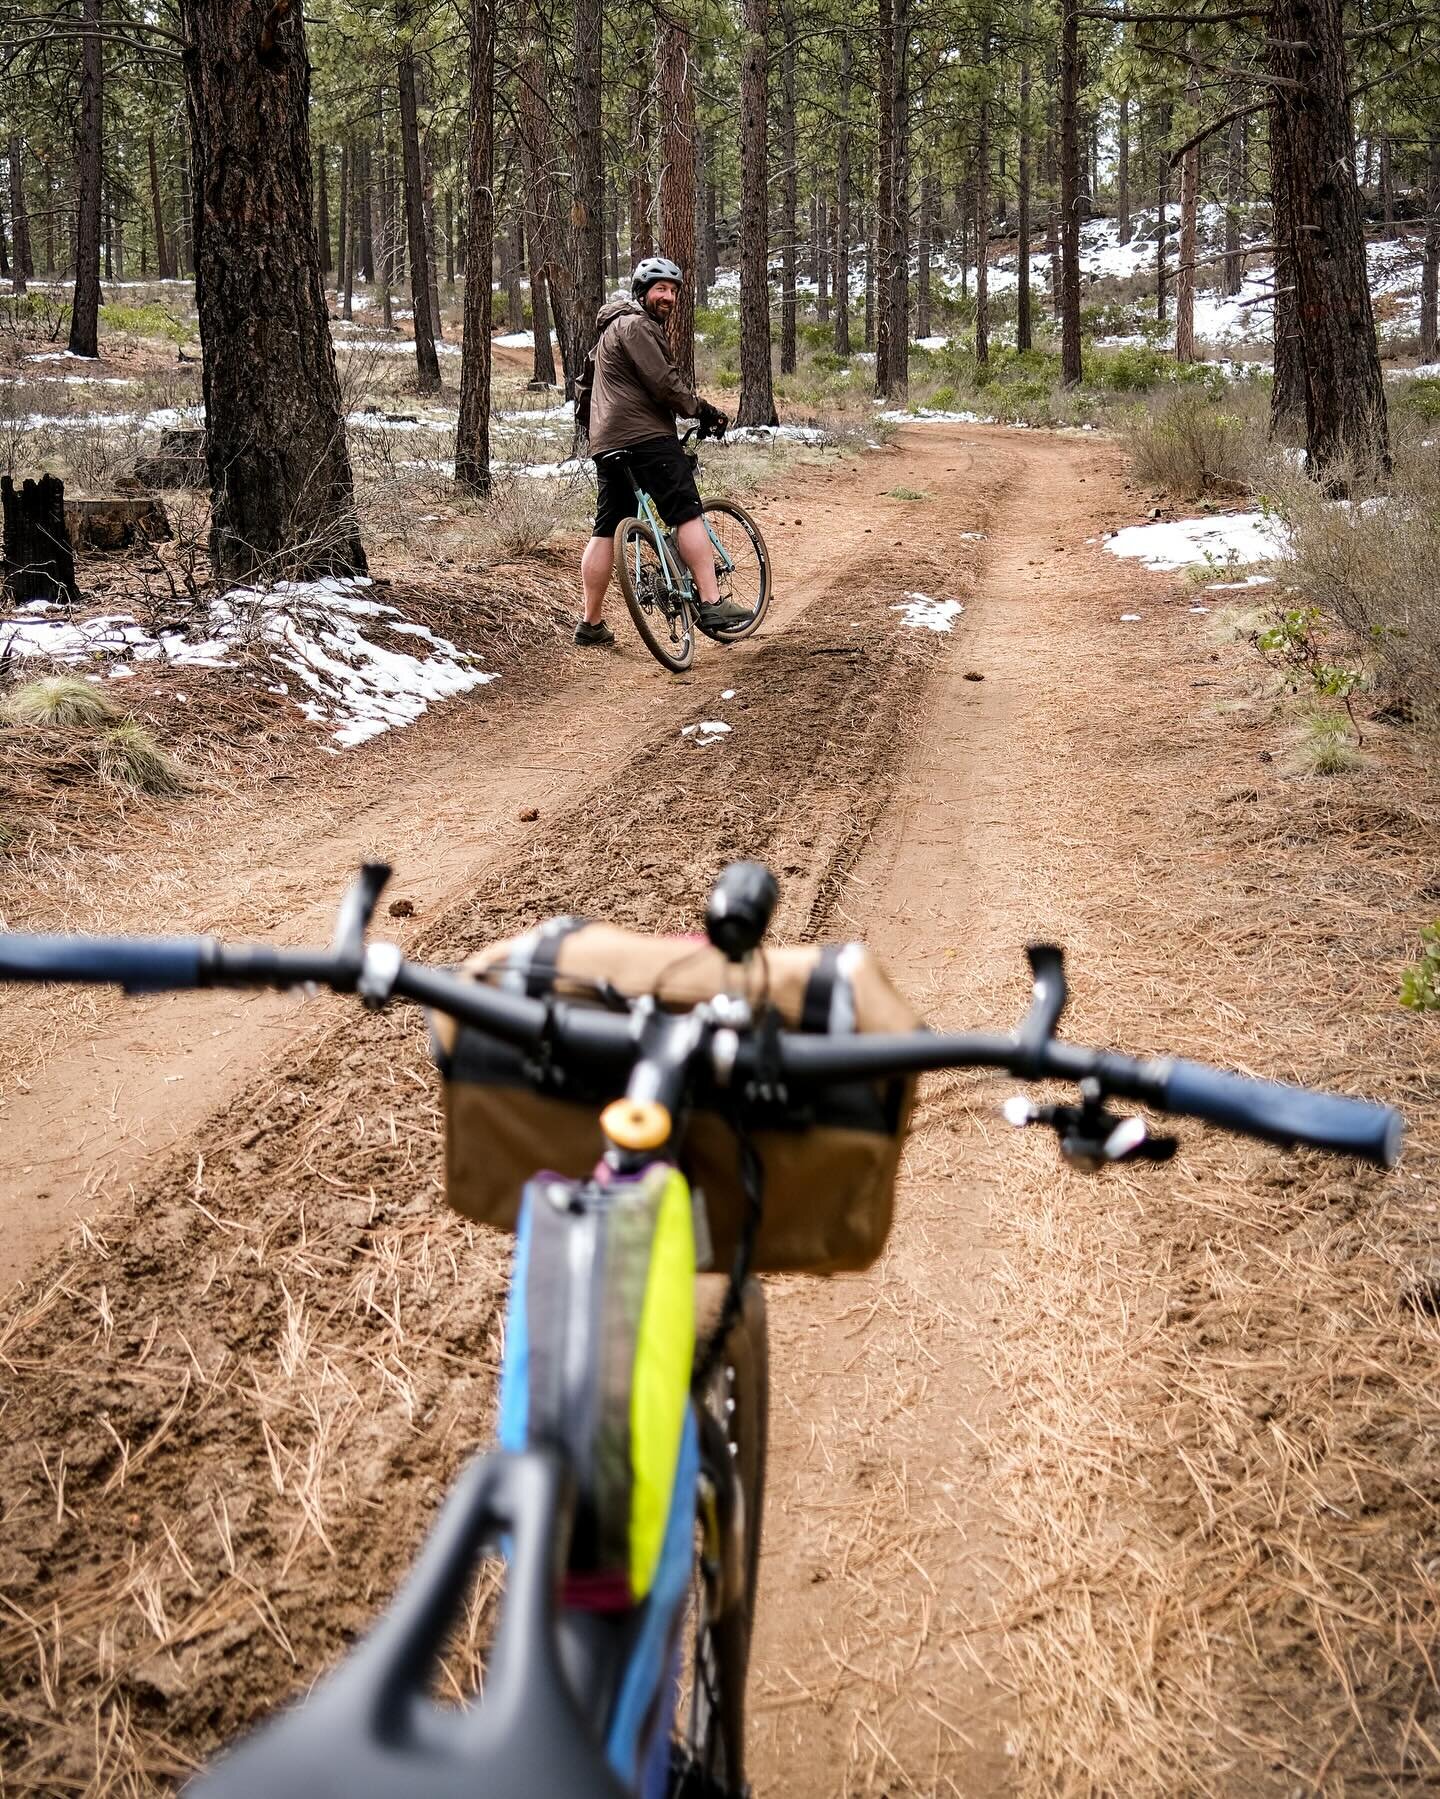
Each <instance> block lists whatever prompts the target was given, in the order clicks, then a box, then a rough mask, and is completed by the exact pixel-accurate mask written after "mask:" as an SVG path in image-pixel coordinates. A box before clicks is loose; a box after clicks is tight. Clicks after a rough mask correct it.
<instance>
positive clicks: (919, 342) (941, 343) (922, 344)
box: [911, 337, 950, 350]
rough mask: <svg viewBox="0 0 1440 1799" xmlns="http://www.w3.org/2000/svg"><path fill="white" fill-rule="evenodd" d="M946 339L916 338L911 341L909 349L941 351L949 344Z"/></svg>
mask: <svg viewBox="0 0 1440 1799" xmlns="http://www.w3.org/2000/svg"><path fill="white" fill-rule="evenodd" d="M949 342H950V339H949V338H948V337H916V338H912V339H911V348H912V349H916V350H943V349H945V348H946V346H947V345H948V344H949Z"/></svg>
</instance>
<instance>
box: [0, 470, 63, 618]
mask: <svg viewBox="0 0 1440 1799" xmlns="http://www.w3.org/2000/svg"><path fill="white" fill-rule="evenodd" d="M0 503H3V506H4V510H5V533H4V551H5V557H4V576H5V583H4V584H5V591H6V593H7V594H8V595H9V597H10V599H11V600H12V601H14V602H16V603H17V604H21V603H23V602H24V601H26V600H65V601H67V602H68V603H69V604H70V605H72V606H74V605H78V604H79V603H80V589H79V588H78V587H77V586H76V585H75V552H74V550H73V549H72V548H71V546H70V534H69V532H68V531H67V530H66V528H65V483H64V482H63V481H60V480H57V479H56V477H55V476H54V475H42V476H41V477H40V479H39V480H38V481H27V482H25V484H24V486H23V487H21V488H20V489H19V491H18V492H17V491H16V487H15V483H14V482H13V481H12V480H11V479H10V477H9V475H3V476H0Z"/></svg>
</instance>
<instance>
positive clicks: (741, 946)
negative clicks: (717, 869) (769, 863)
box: [705, 862, 780, 962]
mask: <svg viewBox="0 0 1440 1799" xmlns="http://www.w3.org/2000/svg"><path fill="white" fill-rule="evenodd" d="M779 897H780V889H779V887H778V886H777V885H776V882H775V877H774V875H772V874H771V872H770V870H769V869H768V868H766V866H765V864H764V863H763V862H732V863H731V864H730V866H729V867H728V868H727V869H726V870H725V871H724V873H723V874H722V875H721V876H720V879H719V880H718V881H716V883H715V885H714V886H713V887H712V888H711V889H710V898H709V901H708V902H707V904H706V907H705V932H706V935H707V936H708V937H709V939H710V941H711V942H712V943H713V944H714V945H715V947H716V949H718V950H720V951H721V952H722V953H723V954H724V955H725V956H727V957H728V958H729V959H730V961H732V962H739V961H740V960H741V959H742V958H743V957H745V956H748V955H749V954H750V952H751V950H753V949H754V948H755V947H756V945H757V944H758V943H759V941H760V939H761V938H762V937H763V936H764V935H765V932H766V930H767V929H768V928H769V924H770V920H771V917H772V916H773V914H774V911H775V902H776V901H777V900H778V899H779Z"/></svg>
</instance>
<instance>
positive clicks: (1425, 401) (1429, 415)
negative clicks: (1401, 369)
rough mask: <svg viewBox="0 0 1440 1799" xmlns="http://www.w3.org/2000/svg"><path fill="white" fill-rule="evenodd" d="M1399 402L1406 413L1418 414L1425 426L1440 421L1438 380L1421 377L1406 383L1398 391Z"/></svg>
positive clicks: (1439, 385)
mask: <svg viewBox="0 0 1440 1799" xmlns="http://www.w3.org/2000/svg"><path fill="white" fill-rule="evenodd" d="M1400 402H1401V404H1402V405H1403V406H1404V407H1405V408H1406V410H1407V411H1410V412H1414V413H1418V414H1419V416H1420V417H1421V418H1422V419H1424V420H1425V422H1426V423H1427V424H1435V423H1436V422H1437V421H1440V380H1436V379H1435V377H1434V376H1433V375H1421V376H1419V377H1417V378H1416V379H1415V380H1413V381H1407V382H1405V383H1404V385H1403V386H1402V387H1401V389H1400Z"/></svg>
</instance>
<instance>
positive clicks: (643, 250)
mask: <svg viewBox="0 0 1440 1799" xmlns="http://www.w3.org/2000/svg"><path fill="white" fill-rule="evenodd" d="M664 31H665V26H664V22H663V21H662V23H661V26H660V35H661V37H662V38H663V36H664ZM661 66H662V68H663V66H664V65H663V64H662V65H661ZM630 154H631V155H632V156H633V157H634V159H635V161H634V165H633V167H632V168H631V170H630V265H631V267H632V268H633V267H634V265H635V264H636V263H637V262H639V261H640V260H641V259H642V257H646V256H653V255H654V254H655V231H654V226H653V224H652V222H651V216H650V209H651V206H652V204H653V202H654V195H653V194H652V192H651V191H650V90H649V86H648V84H645V85H642V87H641V89H640V92H639V93H638V94H637V95H636V97H635V130H634V133H633V135H632V137H631V139H630ZM661 179H662V180H663V179H664V163H663V161H662V163H661ZM661 229H662V230H663V229H664V227H663V226H662V227H661ZM666 254H667V255H669V254H670V252H669V251H668V250H667V252H666ZM674 260H675V258H674V257H673V256H671V261H672V262H673V261H674ZM682 267H683V264H682Z"/></svg>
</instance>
